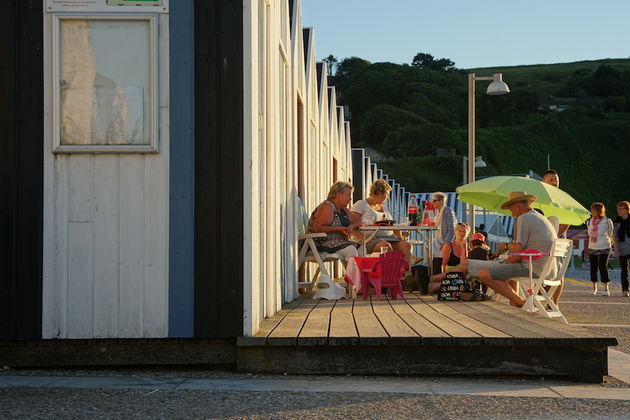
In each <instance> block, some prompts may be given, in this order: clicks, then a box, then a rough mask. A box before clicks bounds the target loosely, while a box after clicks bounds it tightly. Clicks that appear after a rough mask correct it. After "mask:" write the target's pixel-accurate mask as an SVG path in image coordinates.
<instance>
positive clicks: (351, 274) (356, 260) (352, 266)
mask: <svg viewBox="0 0 630 420" xmlns="http://www.w3.org/2000/svg"><path fill="white" fill-rule="evenodd" d="M377 262H378V257H351V258H350V259H349V260H348V264H347V265H346V274H345V276H344V277H345V279H346V280H347V281H349V282H350V283H352V288H353V289H354V291H355V293H359V292H360V291H361V290H362V289H363V286H364V284H363V283H364V282H365V283H367V276H368V272H370V271H372V269H373V268H374V264H376V263H377ZM362 280H363V281H362ZM365 286H366V287H367V284H365Z"/></svg>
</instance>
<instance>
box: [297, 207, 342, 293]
mask: <svg viewBox="0 0 630 420" xmlns="http://www.w3.org/2000/svg"><path fill="white" fill-rule="evenodd" d="M297 201H298V212H299V214H300V215H301V218H300V219H298V223H299V226H298V240H299V241H300V242H301V244H300V253H299V254H298V255H299V257H298V277H297V278H298V287H305V288H306V289H309V290H310V289H311V288H312V287H313V286H314V285H315V283H316V282H317V279H318V276H319V274H320V272H321V274H322V275H325V276H327V278H329V279H330V278H332V277H331V276H330V274H329V273H328V270H326V265H325V264H324V263H326V262H331V261H341V262H343V261H344V258H343V256H342V255H340V254H334V253H333V254H329V253H327V252H319V251H318V250H317V247H316V246H315V241H314V239H315V238H325V237H326V234H325V233H306V232H307V231H308V219H309V218H308V214H307V213H306V210H305V209H304V203H302V200H301V199H300V198H298V199H297ZM300 222H301V223H300ZM305 262H306V263H315V264H317V270H316V271H315V274H314V275H313V277H312V278H311V279H310V280H309V281H300V276H299V274H300V273H299V271H300V269H301V268H302V265H303V264H304V263H305Z"/></svg>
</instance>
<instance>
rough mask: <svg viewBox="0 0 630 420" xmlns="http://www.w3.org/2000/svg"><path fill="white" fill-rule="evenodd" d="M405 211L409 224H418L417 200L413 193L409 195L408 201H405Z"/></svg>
mask: <svg viewBox="0 0 630 420" xmlns="http://www.w3.org/2000/svg"><path fill="white" fill-rule="evenodd" d="M407 213H409V225H410V226H418V202H417V201H416V196H415V195H413V194H412V195H410V196H409V203H407Z"/></svg>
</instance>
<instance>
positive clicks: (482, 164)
mask: <svg viewBox="0 0 630 420" xmlns="http://www.w3.org/2000/svg"><path fill="white" fill-rule="evenodd" d="M486 166H488V165H487V164H486V162H484V160H483V159H482V158H481V156H477V157H476V158H475V168H485V167H486Z"/></svg>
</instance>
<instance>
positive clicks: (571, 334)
mask: <svg viewBox="0 0 630 420" xmlns="http://www.w3.org/2000/svg"><path fill="white" fill-rule="evenodd" d="M484 303H486V302H484ZM487 304H488V306H489V307H491V308H494V309H496V310H498V311H500V312H501V313H505V312H509V313H510V315H511V316H514V317H515V318H519V319H521V320H523V321H525V322H526V325H528V328H530V327H531V325H532V324H534V325H536V326H537V327H536V328H537V329H539V330H540V331H541V332H542V333H543V334H544V335H545V336H546V339H547V342H548V345H564V344H566V343H567V342H568V339H570V338H575V339H576V340H578V341H579V342H580V344H582V345H596V346H599V345H604V346H615V345H617V340H616V339H615V338H613V337H609V336H603V335H598V334H596V333H591V332H590V331H589V330H587V329H585V328H582V327H578V326H575V325H571V324H564V323H561V322H560V321H559V320H553V319H550V318H546V317H544V316H538V315H534V314H529V313H527V312H525V311H523V310H517V309H516V308H512V307H506V306H505V305H503V304H501V303H499V302H495V301H491V302H487Z"/></svg>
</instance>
